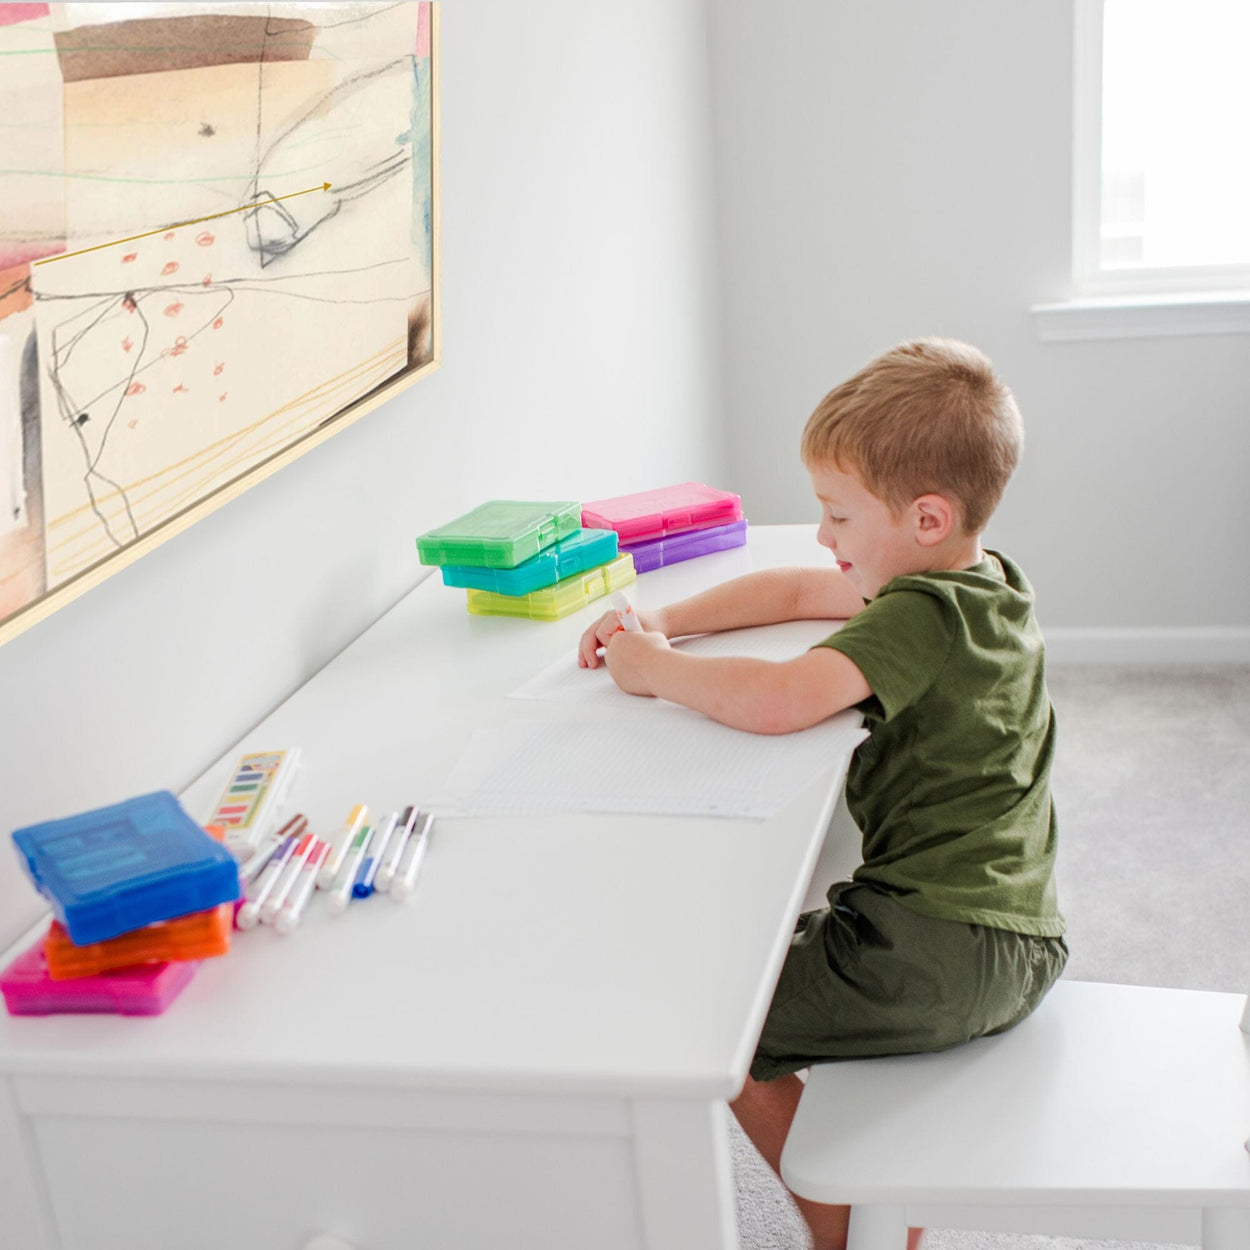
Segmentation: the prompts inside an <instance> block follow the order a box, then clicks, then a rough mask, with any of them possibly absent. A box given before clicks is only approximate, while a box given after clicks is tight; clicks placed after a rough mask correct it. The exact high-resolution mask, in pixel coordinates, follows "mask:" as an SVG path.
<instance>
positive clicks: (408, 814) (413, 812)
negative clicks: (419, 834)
mask: <svg viewBox="0 0 1250 1250" xmlns="http://www.w3.org/2000/svg"><path fill="white" fill-rule="evenodd" d="M416 823H417V809H416V808H415V807H413V806H412V805H411V804H409V805H408V806H407V807H405V808H404V810H403V812H402V813H401V814H400V817H399V825H398V827H397V828H396V830H395V835H394V837H392V838H391V843H390V846H389V847H388V848H387V855H386V859H385V860H384V862H383V863H382V866H381V867H380V868H379V869H378V875H377V876H376V877H375V878H374V881H373V888H374V889H375V890H381V891H382V892H383V893H384V894H385V893H386V891H387V890H389V889H390V888H391V882H392V881H393V880H394V879H395V873H396V871H397V870H398V868H399V861H400V860H401V859H403V857H404V847H406V846H407V845H408V839H409V838H410V837H411V836H412V827H413V825H415V824H416Z"/></svg>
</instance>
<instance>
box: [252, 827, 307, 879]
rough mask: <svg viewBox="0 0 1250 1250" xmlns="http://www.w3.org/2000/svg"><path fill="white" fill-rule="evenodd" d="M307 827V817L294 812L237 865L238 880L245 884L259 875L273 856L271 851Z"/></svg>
mask: <svg viewBox="0 0 1250 1250" xmlns="http://www.w3.org/2000/svg"><path fill="white" fill-rule="evenodd" d="M306 828H308V817H307V816H303V815H299V814H296V815H294V816H292V817H291V819H290V820H288V821H287V822H286V824H285V825H283V826H282V828H281V829H279V830H278V832H277V833H275V834H273V835H272V836H271V837H270V838H268V839H266V841H265V843H264V845H263V846H261V847H259V848H258V849H257V850H256V851H255V853H254V854H253V855H252V857H251V858H250V859H248V860H245V861H244V862H243V863H242V864H240V865H239V880H240V881H242V882H243V884H244V885H246V884H247V883H248V882H249V881H252V880H254V879H255V878H256V877H257V876H259V875H260V871H261V869H262V868H264V866H265V865H266V864H267V863H268V862H269V861H270V860H271V859H272V858H273V853H274V852H275V851H276V850H277V849H278V848H279V847H280V846H281V845H282V844H283V842H285V841H286V840H287V838H288V837H290V836H291V835H292V834H295V835H296V836H297V837H298V835H299V834H301V833H303V832H304V830H305V829H306Z"/></svg>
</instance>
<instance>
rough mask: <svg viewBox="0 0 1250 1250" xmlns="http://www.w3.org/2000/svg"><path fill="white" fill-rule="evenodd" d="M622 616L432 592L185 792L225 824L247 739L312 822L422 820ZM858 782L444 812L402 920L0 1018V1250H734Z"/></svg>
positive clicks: (376, 907)
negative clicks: (544, 617) (803, 918)
mask: <svg viewBox="0 0 1250 1250" xmlns="http://www.w3.org/2000/svg"><path fill="white" fill-rule="evenodd" d="M821 556H822V553H821V551H820V550H819V548H818V547H817V546H816V544H815V541H814V530H813V527H811V526H788V527H778V528H767V529H755V530H752V531H751V540H750V546H749V548H748V549H745V550H739V551H733V552H724V553H719V554H717V555H713V556H709V557H705V558H701V559H697V560H693V561H689V562H687V563H684V564H679V565H676V566H673V567H672V568H668V569H661V570H657V571H656V572H654V573H650V574H647V575H646V576H644V577H643V578H641V579H640V580H639V582H638V585H637V587H636V590H635V599H636V601H637V602H638V603H639V604H640V606H642V607H644V608H645V607H647V606H649V605H655V604H660V603H664V602H668V601H671V600H673V599H677V598H680V597H683V596H684V595H687V594H689V593H692V592H694V591H696V590H698V589H702V588H704V587H706V586H709V585H712V584H714V583H716V582H719V581H722V580H724V579H726V578H728V577H731V576H736V575H737V574H739V573H741V572H745V571H748V570H749V569H751V568H761V567H766V566H774V565H782V564H793V563H819V562H820V561H821ZM602 608H603V605H602V603H596V604H592V605H591V606H590V607H589V608H587V609H586V610H584V611H583V612H580V613H578V614H576V615H574V616H572V617H570V618H567V619H566V620H563V621H560V622H555V623H550V622H531V621H521V620H512V619H506V618H478V617H471V616H469V615H467V614H466V612H465V609H464V593H463V591H457V590H452V589H450V588H447V587H444V586H443V585H442V583H441V580H440V579H439V578H438V576H437V574H435V575H434V576H432V577H430V578H429V579H428V580H426V581H425V582H423V583H422V584H421V585H420V586H418V587H417V588H416V589H415V590H414V591H413V592H412V593H411V594H409V595H408V596H407V597H406V598H405V599H404V600H403V601H402V602H401V603H399V604H398V605H397V606H396V607H395V608H394V609H393V610H392V611H391V612H389V613H388V614H387V615H386V616H385V617H383V618H382V619H381V620H380V621H378V622H377V624H375V625H374V626H373V627H372V628H371V629H370V630H368V631H367V632H366V633H365V634H364V635H363V636H362V637H361V638H360V639H358V640H357V641H356V642H355V643H354V644H353V645H352V646H351V647H349V648H348V649H347V650H346V651H344V652H343V653H342V654H341V655H340V656H339V657H338V658H337V659H336V660H334V661H333V662H332V663H331V664H330V665H329V666H327V667H326V668H325V669H324V670H323V671H322V672H321V673H319V674H318V675H317V676H316V677H315V678H314V679H313V680H312V681H310V682H309V683H308V684H307V685H305V686H304V687H303V688H302V689H300V690H299V691H297V692H296V694H294V695H293V696H292V697H291V698H290V699H289V700H287V702H286V703H284V704H283V705H282V706H281V707H279V708H278V709H277V710H276V711H275V712H274V713H273V714H272V715H271V716H270V717H268V719H266V720H265V721H264V722H263V723H262V724H260V725H258V726H257V727H256V729H255V731H254V732H252V733H250V734H248V735H247V737H246V738H245V739H244V740H243V741H242V742H240V743H239V744H238V745H237V746H236V747H234V748H232V749H231V750H229V751H228V752H226V754H225V755H224V756H223V757H222V759H221V760H220V761H219V762H218V763H217V765H215V766H214V767H213V768H212V769H210V770H209V771H208V772H207V773H206V774H205V775H204V776H203V777H202V778H201V779H200V780H199V781H198V782H196V784H195V785H193V786H192V787H191V788H190V789H189V790H188V791H187V792H186V793H185V794H184V795H183V800H184V803H185V804H186V806H187V808H188V810H189V811H191V812H192V813H193V814H195V815H197V816H202V815H204V814H205V813H206V812H207V811H208V810H210V809H211V804H212V802H213V800H214V799H215V798H216V797H217V795H218V794H219V793H220V791H221V788H222V786H223V785H224V783H225V781H226V779H227V777H228V775H229V773H230V770H231V769H232V767H233V765H234V764H235V762H236V761H237V759H238V758H239V756H240V754H242V752H243V751H245V750H260V749H271V748H274V747H282V746H288V745H292V744H294V745H298V746H300V747H301V748H302V751H303V758H304V765H303V769H302V772H301V774H300V776H299V777H298V778H297V780H296V788H295V791H294V794H293V806H294V807H295V808H297V809H298V810H301V811H304V812H307V813H308V815H309V817H310V820H311V823H312V827H313V828H314V829H317V830H318V831H322V832H327V833H328V832H330V831H331V830H333V829H334V828H335V827H337V825H338V824H339V822H341V820H342V819H343V817H344V816H345V815H346V813H347V811H348V810H349V808H350V807H351V806H352V805H353V804H354V803H357V802H367V803H369V804H370V807H371V809H372V810H374V811H379V810H381V811H385V810H389V809H390V808H395V807H401V806H403V805H404V804H406V803H410V802H417V803H419V802H420V801H421V798H422V794H423V791H425V790H426V789H427V788H428V787H429V786H431V785H432V784H433V783H434V781H435V780H440V781H441V780H442V778H443V776H444V775H445V774H446V772H447V770H448V768H449V767H450V765H451V763H452V762H453V761H454V760H455V758H456V757H457V756H458V754H459V753H460V751H461V749H462V748H463V746H464V744H465V742H466V740H467V738H468V735H469V733H470V731H471V730H472V729H473V728H474V727H475V726H479V725H482V724H487V723H493V722H495V721H497V720H499V719H500V718H505V717H512V716H517V715H525V716H532V715H534V713H535V710H536V708H538V707H539V705H536V704H533V703H523V702H521V701H520V700H509V699H506V698H505V696H506V695H507V693H508V692H509V691H510V690H512V689H513V688H514V687H515V686H516V685H517V684H519V682H520V681H521V680H523V679H524V678H525V677H527V676H529V675H530V674H532V673H534V672H537V671H538V670H539V669H540V668H541V667H542V666H543V665H544V664H546V663H548V662H549V661H550V660H552V659H554V658H556V657H557V656H559V655H560V654H562V653H566V652H567V653H571V650H572V648H573V647H574V645H575V642H576V639H577V637H578V635H579V634H580V632H581V631H582V629H583V628H584V627H585V625H586V623H587V622H588V621H589V620H591V619H593V617H594V616H595V615H596V614H598V613H599V612H600V611H601V610H602ZM542 707H543V708H544V709H545V711H544V714H550V715H559V716H570V717H576V716H581V717H584V718H586V720H587V726H588V731H589V730H592V729H593V715H592V714H591V713H590V711H589V710H588V709H579V708H577V707H574V706H570V705H554V704H547V705H542ZM188 714H189V715H191V714H193V711H191V710H189V711H188ZM843 763H844V762H840V761H830V767H829V770H828V772H827V773H826V774H825V775H823V776H822V777H820V778H819V779H818V780H817V781H815V782H814V783H813V784H812V785H810V786H809V787H808V788H807V789H806V790H805V791H804V792H803V793H801V794H799V795H797V796H796V797H795V799H794V801H793V802H792V803H791V804H790V805H789V806H788V807H787V808H786V810H785V811H784V812H783V813H781V814H780V815H779V816H777V817H776V818H775V819H772V820H770V821H767V822H753V821H732V820H719V819H710V818H707V819H705V818H698V819H691V818H679V817H637V816H635V817H623V816H593V817H586V816H576V817H574V816H569V817H547V818H541V819H538V818H530V819H517V818H512V819H472V820H470V819H451V818H447V819H443V820H440V821H439V822H438V823H437V824H436V826H435V830H434V836H433V840H432V842H431V846H430V851H429V855H428V857H427V859H426V861H425V865H424V868H423V870H422V878H421V881H420V884H419V886H418V889H417V891H416V894H415V897H414V898H413V899H412V900H411V901H410V902H409V903H408V904H407V905H406V906H405V905H398V904H396V903H395V902H393V901H392V900H390V899H389V898H385V897H376V898H374V899H372V900H369V901H368V902H365V903H357V904H353V906H352V907H351V908H350V909H349V910H348V912H347V913H346V914H345V915H343V916H334V915H332V914H331V913H330V912H329V910H328V909H327V908H326V907H325V906H324V899H320V900H314V904H313V905H312V906H310V909H309V913H308V915H307V916H306V919H305V922H304V925H303V927H302V928H301V929H300V930H299V931H298V932H297V933H296V934H294V935H293V936H291V937H289V938H282V937H280V936H278V935H276V934H275V933H273V932H272V931H269V930H267V929H265V930H256V931H252V932H249V933H245V934H236V938H235V944H234V948H233V949H232V950H231V952H230V954H229V955H228V956H226V957H224V958H222V959H218V960H211V961H208V962H206V963H205V964H204V965H203V966H202V967H201V969H200V971H199V973H198V975H197V977H196V978H195V980H194V981H193V982H192V983H191V985H190V986H189V987H188V989H187V990H186V991H185V992H184V994H183V995H182V997H181V998H180V999H179V1000H178V1001H177V1002H176V1003H175V1004H174V1005H173V1006H172V1007H171V1008H170V1009H169V1011H168V1012H167V1013H166V1014H165V1015H164V1016H161V1017H157V1018H153V1019H123V1018H114V1017H86V1016H79V1017H73V1016H63V1017H47V1018H36V1019H23V1018H12V1017H9V1016H7V1015H6V1014H3V1013H0V1245H3V1246H5V1247H13V1248H14V1250H114V1248H116V1250H148V1248H149V1247H150V1248H151V1250H166V1248H168V1247H178V1248H179V1250H193V1248H198V1247H204V1248H205V1250H209V1248H210V1247H211V1248H212V1250H220V1248H221V1247H235V1248H244V1250H251V1248H255V1250H288V1248H290V1250H296V1248H298V1247H303V1246H305V1245H306V1244H307V1243H308V1241H309V1240H310V1239H312V1238H313V1237H315V1236H316V1235H317V1234H318V1233H321V1232H326V1231H329V1232H333V1233H335V1234H337V1235H338V1236H340V1237H342V1238H344V1239H345V1240H346V1241H347V1242H348V1243H349V1244H350V1245H352V1246H355V1247H358V1250H401V1248H403V1250H413V1248H416V1247H423V1248H424V1247H431V1248H436V1250H443V1248H447V1250H475V1248H477V1247H482V1248H483V1250H485V1248H486V1247H490V1248H491V1250H495V1248H496V1247H498V1246H501V1245H511V1246H516V1247H521V1248H524V1247H535V1248H538V1247H541V1248H542V1250H559V1248H561V1247H568V1248H569V1250H572V1248H574V1247H578V1248H592V1250H636V1248H638V1247H647V1248H648V1250H702V1248H709V1250H710V1248H713V1247H714V1248H716V1250H722V1248H729V1247H733V1246H734V1245H736V1241H737V1239H736V1231H735V1220H734V1211H733V1201H732V1184H731V1176H730V1169H729V1160H728V1153H727V1138H726V1116H727V1114H728V1111H727V1108H726V1106H725V1099H727V1098H730V1097H732V1096H733V1095H735V1094H736V1093H737V1091H738V1090H739V1088H740V1087H741V1084H742V1081H743V1079H744V1077H745V1074H746V1071H747V1068H748V1065H749V1063H750V1059H751V1055H752V1051H753V1047H754V1043H755V1039H756V1036H757V1034H758V1031H759V1029H760V1026H761V1023H762V1020H763V1016H764V1012H765V1009H766V1007H767V1005H768V1001H769V998H770V995H771V991H772V987H773V984H774V982H775V979H776V976H777V973H778V970H779V968H780V965H781V960H782V957H783V954H784V951H785V946H786V943H787V940H788V937H789V934H790V931H791V928H792V925H793V920H794V916H795V914H796V913H797V912H798V910H799V908H800V904H801V903H802V902H803V900H804V896H805V892H806V890H807V887H808V879H809V877H810V876H811V873H812V868H813V865H814V863H815V862H816V859H817V855H818V853H819V851H820V849H821V844H822V840H823V837H824V833H825V829H826V827H827V825H828V823H829V819H830V815H831V812H832V810H833V806H834V800H835V797H836V792H837V791H839V790H840V788H841V777H842V773H843V767H842V765H843ZM852 862H853V861H852ZM317 904H320V905H317ZM23 944H24V943H23ZM15 951H16V948H15V949H14V951H10V952H9V953H8V954H6V955H5V956H4V957H3V958H4V960H5V961H6V962H7V960H8V959H9V958H11V957H12V955H13V954H14V953H15Z"/></svg>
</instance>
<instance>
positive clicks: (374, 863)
mask: <svg viewBox="0 0 1250 1250" xmlns="http://www.w3.org/2000/svg"><path fill="white" fill-rule="evenodd" d="M398 819H399V813H398V812H392V813H391V814H390V815H389V816H388V817H387V818H386V819H385V820H384V821H383V822H382V823H381V824H380V825H378V826H377V827H376V828H375V829H374V831H373V837H372V838H371V839H370V840H369V853H368V855H366V856H365V857H364V859H363V860H361V861H360V871H359V872H357V873H356V880H355V882H354V883H353V884H352V894H353V895H355V897H356V898H368V897H369V895H370V894H372V893H373V880H374V878H375V877H376V876H377V875H378V865H379V864H380V863H381V862H382V856H383V855H385V854H386V844H387V843H388V842H389V841H390V840H391V834H393V833H394V832H395V822H396V821H397V820H398Z"/></svg>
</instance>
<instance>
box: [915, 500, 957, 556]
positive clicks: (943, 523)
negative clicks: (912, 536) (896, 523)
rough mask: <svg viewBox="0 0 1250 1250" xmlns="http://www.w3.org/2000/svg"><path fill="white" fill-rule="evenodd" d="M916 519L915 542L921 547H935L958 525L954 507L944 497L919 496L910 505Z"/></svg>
mask: <svg viewBox="0 0 1250 1250" xmlns="http://www.w3.org/2000/svg"><path fill="white" fill-rule="evenodd" d="M912 515H913V516H914V517H915V519H916V541H917V542H918V543H919V544H920V545H921V546H922V547H936V546H937V545H938V544H939V543H941V542H944V541H945V540H946V539H947V538H949V537H950V535H951V534H952V533H953V532H954V530H955V526H956V524H957V523H958V516H957V514H956V511H955V505H954V504H953V503H951V501H950V500H949V499H947V498H946V496H945V495H921V496H920V497H919V498H918V499H916V500H915V501H914V502H913V503H912Z"/></svg>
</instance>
